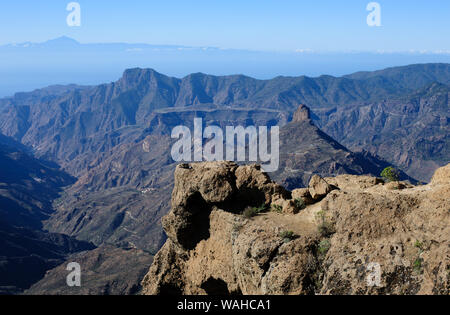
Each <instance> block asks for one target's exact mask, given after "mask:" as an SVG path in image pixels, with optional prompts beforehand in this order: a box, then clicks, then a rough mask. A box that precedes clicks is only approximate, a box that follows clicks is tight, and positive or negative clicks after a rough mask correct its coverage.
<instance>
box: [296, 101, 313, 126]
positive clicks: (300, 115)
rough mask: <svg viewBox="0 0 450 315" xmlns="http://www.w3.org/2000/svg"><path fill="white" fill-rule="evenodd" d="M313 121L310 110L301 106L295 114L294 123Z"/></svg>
mask: <svg viewBox="0 0 450 315" xmlns="http://www.w3.org/2000/svg"><path fill="white" fill-rule="evenodd" d="M310 119H311V112H310V110H309V108H308V107H307V106H306V105H304V104H301V105H300V106H299V107H298V109H297V111H296V112H295V113H294V116H293V117H292V121H293V122H301V121H309V120H310Z"/></svg>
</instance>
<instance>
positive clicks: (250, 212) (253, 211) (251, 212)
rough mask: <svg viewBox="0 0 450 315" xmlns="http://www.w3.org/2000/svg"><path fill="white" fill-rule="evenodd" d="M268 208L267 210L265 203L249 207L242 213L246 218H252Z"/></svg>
mask: <svg viewBox="0 0 450 315" xmlns="http://www.w3.org/2000/svg"><path fill="white" fill-rule="evenodd" d="M266 210H267V207H266V205H264V204H263V205H261V206H260V207H247V208H245V210H244V212H243V213H242V215H243V216H244V217H245V218H247V219H250V218H253V217H256V216H257V215H258V214H260V213H263V212H264V211H266Z"/></svg>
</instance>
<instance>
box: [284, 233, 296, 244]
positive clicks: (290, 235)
mask: <svg viewBox="0 0 450 315" xmlns="http://www.w3.org/2000/svg"><path fill="white" fill-rule="evenodd" d="M280 237H281V238H282V239H283V240H284V242H286V243H288V242H290V241H292V240H293V239H294V238H295V234H294V232H293V231H283V232H281V233H280Z"/></svg>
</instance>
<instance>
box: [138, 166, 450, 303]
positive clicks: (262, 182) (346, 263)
mask: <svg viewBox="0 0 450 315" xmlns="http://www.w3.org/2000/svg"><path fill="white" fill-rule="evenodd" d="M205 167H206V169H205ZM191 168H192V170H194V171H193V172H192V173H190V176H179V174H178V173H176V174H178V176H176V189H180V187H189V190H188V191H184V192H183V191H178V193H177V194H174V197H175V198H179V199H175V200H174V202H173V208H172V211H171V213H170V214H169V215H168V217H169V218H172V219H171V220H172V221H173V226H172V225H169V224H165V226H164V227H165V229H166V230H167V229H169V233H170V235H178V236H179V235H180V233H179V230H183V229H185V227H186V226H194V227H195V228H194V229H193V232H192V234H186V235H185V236H186V237H191V238H192V240H195V242H191V243H190V244H191V245H192V246H190V247H187V246H185V245H184V244H185V243H183V242H182V240H181V239H180V238H174V239H175V241H173V240H172V238H173V236H169V240H168V241H167V243H166V244H165V245H164V247H163V248H162V249H161V250H160V252H159V253H158V254H157V255H156V256H155V258H154V262H153V265H152V267H151V268H150V270H149V272H148V274H147V276H146V277H145V279H144V281H143V282H142V285H143V288H144V293H145V294H194V295H196V294H212V295H224V294H240V293H242V294H246V295H255V294H256V295H258V294H358V295H360V294H443V295H448V294H449V285H448V283H449V282H448V281H449V279H448V264H449V262H448V257H449V256H450V251H449V246H448V240H449V239H450V229H449V226H448V222H449V221H450V212H449V208H448V199H449V198H450V183H447V184H445V181H441V180H439V183H441V182H442V183H444V184H439V185H436V184H430V185H427V186H418V187H414V188H411V187H409V186H408V187H405V188H404V189H403V190H386V189H385V186H383V185H378V184H376V181H373V180H372V179H367V178H366V179H361V180H358V179H357V178H354V177H350V178H347V179H345V178H340V179H339V180H336V183H337V184H339V186H340V190H334V191H331V192H330V189H332V188H333V187H328V186H331V185H329V184H328V183H327V182H326V181H325V180H323V179H321V178H320V177H317V178H316V179H315V181H313V183H312V186H313V187H316V189H317V190H318V192H319V193H320V194H318V195H326V196H325V197H324V199H323V200H322V201H321V202H320V203H316V204H315V205H313V206H310V207H307V208H306V209H305V210H304V211H301V212H300V213H298V214H294V212H289V211H285V208H286V209H287V208H288V205H289V204H290V203H291V202H293V200H292V199H290V198H284V197H282V196H281V195H283V190H282V188H280V187H278V186H277V185H276V184H274V183H273V182H271V181H270V179H268V178H267V177H266V176H265V175H264V174H263V173H261V172H259V171H258V168H257V167H254V166H250V167H236V166H235V165H231V164H217V165H214V164H209V165H208V164H199V165H192V166H191ZM189 169H190V168H189ZM208 169H209V170H211V172H213V170H215V171H216V172H217V173H218V174H219V173H220V174H222V175H224V176H228V175H229V174H234V177H233V176H231V177H230V178H231V180H230V181H228V180H226V182H227V183H229V184H230V187H235V188H233V191H234V193H232V194H231V195H229V192H227V191H228V190H227V189H224V190H218V191H219V192H220V193H219V195H220V197H218V196H216V195H214V194H213V193H212V191H214V189H215V186H210V185H209V184H208V183H196V184H193V183H181V182H178V181H192V178H201V177H202V176H203V175H201V174H203V173H205V174H206V173H207V170H208ZM224 170H225V171H224ZM442 173H445V170H440V171H439V172H438V173H437V175H438V176H437V178H440V176H441V175H439V174H442ZM237 174H238V175H237ZM204 178H205V180H210V179H212V180H213V181H214V183H215V184H214V185H222V184H224V182H223V181H220V180H216V179H215V176H214V175H213V174H209V175H207V176H205V177H204ZM233 178H235V179H236V182H239V185H237V184H236V182H235V181H234V180H233ZM322 181H323V182H322ZM349 181H350V182H349ZM437 181H438V180H437ZM330 182H333V181H332V180H330ZM324 183H326V184H327V185H328V186H327V185H325V184H324ZM225 185H226V184H225ZM194 187H196V188H195V189H194ZM202 187H209V188H210V190H208V191H207V193H205V192H204V191H202ZM238 187H239V188H238ZM216 188H219V187H218V186H217V187H216ZM201 191H202V192H203V193H205V196H208V197H207V198H206V199H205V198H203V194H202V193H201ZM269 192H273V196H272V199H271V200H272V201H273V202H275V203H277V204H280V205H282V206H283V211H284V213H283V214H278V213H275V212H268V213H265V214H260V215H258V216H256V217H254V218H252V219H245V218H244V217H243V216H242V215H240V214H239V213H238V212H237V209H238V208H237V207H236V205H237V204H239V205H241V206H248V205H249V204H248V203H247V202H248V201H249V200H248V199H247V198H245V193H253V195H252V196H259V197H260V198H262V199H261V200H266V195H267V194H269ZM297 194H298V195H297ZM305 194H306V191H305V190H303V191H298V192H294V193H293V196H304V195H305ZM192 196H196V197H195V198H192ZM200 198H201V199H200ZM217 200H219V202H216V201H217ZM258 201H260V200H258ZM205 205H206V206H205ZM194 208H195V209H197V210H198V211H193V209H194ZM199 209H200V210H199ZM191 213H196V215H191ZM199 213H203V214H204V215H198V214H199ZM181 222H183V224H181ZM199 223H201V224H200V225H199ZM324 224H325V225H326V226H327V227H330V229H329V230H330V231H332V232H331V234H328V235H324V234H323V233H322V234H319V231H321V229H320V227H321V226H323V225H324ZM202 227H203V228H202ZM205 227H206V228H205ZM205 231H206V232H207V233H205ZM169 233H168V234H169ZM286 235H291V236H289V237H286ZM188 243H189V242H188ZM373 266H377V268H379V270H380V282H379V283H376V284H375V285H371V284H369V282H368V281H367V278H368V276H369V275H370V274H371V271H370V268H371V267H373Z"/></svg>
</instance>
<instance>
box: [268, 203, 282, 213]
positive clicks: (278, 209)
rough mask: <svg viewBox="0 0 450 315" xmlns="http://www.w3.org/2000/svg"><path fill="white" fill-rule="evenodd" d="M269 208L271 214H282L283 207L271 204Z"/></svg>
mask: <svg viewBox="0 0 450 315" xmlns="http://www.w3.org/2000/svg"><path fill="white" fill-rule="evenodd" d="M271 208H272V211H273V212H277V213H282V212H283V207H282V206H280V205H275V204H273V205H272V207H271Z"/></svg>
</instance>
